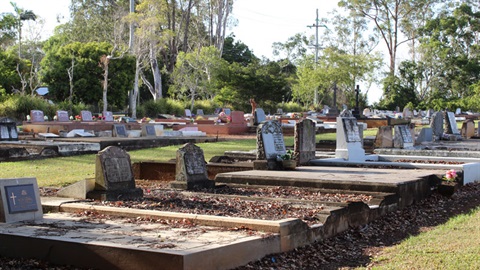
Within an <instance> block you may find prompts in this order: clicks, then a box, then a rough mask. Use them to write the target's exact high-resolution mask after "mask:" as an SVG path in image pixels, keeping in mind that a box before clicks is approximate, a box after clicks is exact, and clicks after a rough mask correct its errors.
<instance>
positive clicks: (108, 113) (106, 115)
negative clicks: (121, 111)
mask: <svg viewBox="0 0 480 270" xmlns="http://www.w3.org/2000/svg"><path fill="white" fill-rule="evenodd" d="M103 119H104V121H105V122H113V121H114V119H113V113H112V112H111V111H104V112H103Z"/></svg>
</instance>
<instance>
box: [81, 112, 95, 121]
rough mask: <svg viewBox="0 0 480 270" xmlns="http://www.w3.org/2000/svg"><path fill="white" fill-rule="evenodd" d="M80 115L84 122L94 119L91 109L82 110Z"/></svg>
mask: <svg viewBox="0 0 480 270" xmlns="http://www.w3.org/2000/svg"><path fill="white" fill-rule="evenodd" d="M80 117H81V118H82V121H83V122H92V121H93V117H92V112H91V111H81V112H80Z"/></svg>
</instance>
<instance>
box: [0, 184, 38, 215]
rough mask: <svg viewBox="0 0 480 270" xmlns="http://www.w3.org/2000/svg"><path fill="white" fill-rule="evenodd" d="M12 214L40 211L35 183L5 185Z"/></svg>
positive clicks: (9, 209)
mask: <svg viewBox="0 0 480 270" xmlns="http://www.w3.org/2000/svg"><path fill="white" fill-rule="evenodd" d="M5 194H6V195H7V196H8V198H7V205H8V212H9V213H10V214H15V213H22V212H35V211H38V205H37V201H36V199H35V190H34V187H33V184H27V185H17V186H5Z"/></svg>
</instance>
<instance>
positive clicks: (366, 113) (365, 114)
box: [363, 108, 372, 117]
mask: <svg viewBox="0 0 480 270" xmlns="http://www.w3.org/2000/svg"><path fill="white" fill-rule="evenodd" d="M363 115H364V116H366V117H369V116H372V111H371V110H370V108H365V109H363Z"/></svg>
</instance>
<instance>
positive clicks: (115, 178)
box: [103, 158, 132, 183]
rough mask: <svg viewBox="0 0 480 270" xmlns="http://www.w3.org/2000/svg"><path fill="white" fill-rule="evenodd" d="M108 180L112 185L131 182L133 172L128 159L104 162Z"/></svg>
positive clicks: (109, 159)
mask: <svg viewBox="0 0 480 270" xmlns="http://www.w3.org/2000/svg"><path fill="white" fill-rule="evenodd" d="M103 166H104V170H105V175H106V177H107V180H108V181H109V182H112V183H118V182H124V181H130V180H131V179H132V170H131V168H130V161H129V160H128V159H127V158H108V159H105V160H104V162H103Z"/></svg>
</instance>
